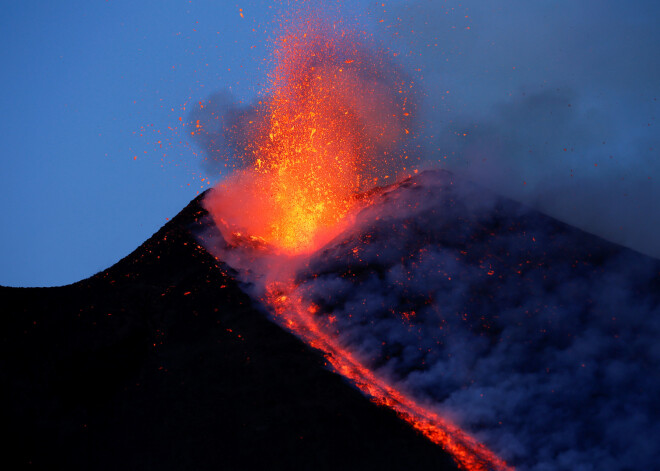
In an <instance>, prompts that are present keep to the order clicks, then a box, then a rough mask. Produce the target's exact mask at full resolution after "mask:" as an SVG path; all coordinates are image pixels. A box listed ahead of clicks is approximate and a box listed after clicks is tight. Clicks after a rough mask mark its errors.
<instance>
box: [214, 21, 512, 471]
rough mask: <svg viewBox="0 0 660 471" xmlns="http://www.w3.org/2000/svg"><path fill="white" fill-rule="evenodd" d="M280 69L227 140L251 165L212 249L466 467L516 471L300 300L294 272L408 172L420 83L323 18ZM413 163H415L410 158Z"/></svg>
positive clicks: (225, 196) (225, 185) (231, 190)
mask: <svg viewBox="0 0 660 471" xmlns="http://www.w3.org/2000/svg"><path fill="white" fill-rule="evenodd" d="M275 60H276V65H275V70H274V72H273V74H272V76H271V85H270V88H269V90H268V91H267V93H266V95H265V96H264V97H263V98H262V99H261V101H259V102H258V105H256V110H255V112H254V113H253V114H252V115H251V119H244V120H239V122H240V126H241V127H237V126H235V127H234V128H233V129H230V130H228V132H234V133H243V134H244V135H248V136H251V139H250V143H249V144H248V145H247V147H246V148H244V149H243V153H242V155H240V156H239V157H240V159H241V160H242V161H243V168H242V169H241V170H238V171H237V172H235V173H234V174H233V175H232V176H230V177H229V178H228V179H226V180H225V181H223V182H221V183H220V184H219V185H218V186H216V187H215V188H214V190H213V191H212V192H211V193H210V195H209V196H208V197H207V199H206V201H205V206H206V207H207V209H208V210H209V212H210V214H211V215H212V216H213V218H214V221H215V222H216V225H217V226H218V228H219V229H220V231H221V233H222V235H223V237H224V239H225V245H224V246H223V247H222V248H221V249H220V253H218V248H217V247H215V248H214V249H215V250H214V249H212V250H214V251H215V252H216V253H218V255H219V256H220V257H222V259H223V260H224V261H226V262H227V263H229V264H230V265H232V266H233V267H234V268H236V269H239V270H241V271H242V273H241V276H243V277H244V279H246V280H248V281H250V282H251V283H253V285H252V286H253V287H255V291H256V292H254V293H252V294H253V295H254V296H255V297H259V298H260V299H261V300H262V301H263V302H264V303H265V304H266V305H268V306H270V309H271V312H272V313H273V314H274V317H275V319H276V321H277V322H278V323H280V324H281V325H282V326H283V327H285V328H286V329H288V330H290V331H292V332H293V333H295V334H296V335H298V336H299V337H301V338H303V339H304V340H306V341H307V342H308V343H309V344H310V345H312V346H314V347H315V348H318V349H321V350H323V351H324V352H325V354H326V358H327V360H328V362H329V364H330V365H331V366H332V367H333V368H334V369H335V370H336V371H337V372H338V373H340V374H342V375H344V376H345V377H346V378H348V379H349V380H350V381H351V382H353V383H354V384H355V385H356V386H357V387H358V388H359V389H360V390H361V391H362V392H363V393H364V394H365V395H367V396H368V397H370V398H371V399H372V400H373V401H374V402H376V403H377V404H380V405H384V406H387V407H391V408H392V409H394V410H395V411H396V412H397V413H398V414H399V416H400V417H401V418H403V419H405V420H406V421H408V422H409V423H410V424H411V425H412V426H413V427H415V428H416V429H418V430H419V431H421V432H422V433H423V434H424V435H426V436H427V437H428V438H430V439H431V440H432V441H433V442H435V443H437V444H440V445H441V446H442V447H444V448H445V449H446V450H448V451H449V452H450V453H451V454H452V455H453V456H454V458H455V460H456V461H457V463H459V465H460V466H462V467H464V468H465V469H469V470H488V469H498V470H499V469H507V465H506V464H505V463H504V462H503V461H501V460H499V459H498V458H497V457H496V456H495V455H494V454H493V453H491V452H490V451H489V450H488V449H486V448H485V446H483V445H482V444H480V443H479V442H477V441H476V440H475V439H473V438H472V437H470V436H469V435H468V434H466V433H465V432H463V431H461V430H460V429H459V428H458V427H457V426H456V425H454V424H452V423H451V422H450V421H448V420H446V419H444V418H441V417H440V416H439V415H437V414H436V413H435V412H433V411H430V410H427V409H425V408H424V407H423V406H421V405H420V404H417V403H416V402H415V401H414V400H412V399H410V398H409V397H407V396H406V395H405V394H403V393H402V392H401V391H398V390H397V389H396V388H395V387H394V386H392V385H390V384H388V383H387V382H386V381H385V380H384V379H382V378H379V377H377V376H376V375H375V374H374V373H373V372H372V371H370V370H369V369H368V368H367V367H365V366H364V365H363V364H362V363H361V362H360V360H359V358H358V357H357V356H356V355H354V354H353V353H352V352H351V351H350V350H349V349H348V348H346V347H344V346H342V345H341V344H340V343H339V342H337V340H336V338H333V336H331V335H329V334H328V333H327V332H324V331H323V330H322V329H321V328H320V327H319V326H318V325H317V324H316V319H315V318H314V316H313V314H314V312H313V309H314V306H313V305H310V304H309V303H307V302H305V301H304V300H302V299H300V298H298V297H296V296H295V295H294V294H293V293H294V292H295V289H296V286H297V284H296V267H300V266H302V265H301V264H303V265H304V264H305V263H306V257H308V256H310V255H311V254H313V253H314V252H316V251H317V250H318V249H320V248H321V247H323V246H324V245H325V244H326V243H328V242H329V241H330V240H331V239H332V238H334V237H336V236H337V235H338V234H339V233H341V232H342V231H343V230H345V229H346V228H347V227H349V226H350V225H351V224H354V223H355V220H354V217H353V216H354V215H355V213H356V212H357V209H359V208H362V207H365V206H368V205H369V201H368V199H369V197H368V196H362V197H358V195H360V194H362V195H365V193H364V192H365V191H367V190H370V189H372V188H373V187H375V186H377V185H379V184H381V183H393V182H394V181H396V180H397V178H398V177H401V176H405V175H407V174H408V173H416V170H411V169H410V168H409V167H410V164H409V156H408V155H407V152H406V142H407V140H408V139H409V138H410V137H411V136H412V135H413V134H414V133H412V131H411V120H412V118H411V115H412V114H413V110H414V104H413V100H412V85H411V84H410V82H408V81H406V80H404V79H403V78H402V77H403V74H402V73H401V72H400V71H399V70H398V69H397V68H396V67H395V66H394V65H393V64H391V63H390V62H389V61H388V60H387V57H386V55H385V54H383V53H376V52H373V51H371V50H370V48H368V47H367V46H366V45H365V44H364V42H362V41H360V35H359V34H357V33H349V32H346V31H338V30H336V29H335V28H334V27H332V26H329V25H327V24H324V23H323V22H322V21H319V20H309V21H307V22H305V23H304V24H303V26H302V27H300V28H298V29H295V30H290V31H287V32H286V33H285V34H284V35H282V36H281V37H280V38H279V39H278V40H277V48H276V51H275ZM410 160H412V159H410Z"/></svg>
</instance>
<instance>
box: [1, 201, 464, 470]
mask: <svg viewBox="0 0 660 471" xmlns="http://www.w3.org/2000/svg"><path fill="white" fill-rule="evenodd" d="M202 197H203V195H200V196H199V197H198V198H196V199H194V200H193V201H192V202H191V203H190V204H189V205H188V206H187V207H186V208H185V209H183V210H182V211H181V212H180V213H179V214H178V215H177V216H176V217H175V218H173V219H172V220H171V221H170V222H168V223H167V224H166V225H165V226H163V228H162V229H160V230H159V231H158V232H157V233H156V234H154V235H153V236H152V237H151V238H150V239H149V240H147V241H146V242H145V243H144V244H142V245H141V246H140V247H139V248H137V249H136V250H135V251H134V252H133V253H131V254H130V255H128V256H127V257H125V258H124V259H122V260H121V261H119V262H118V263H117V264H115V265H114V266H112V267H111V268H109V269H107V270H105V271H103V272H100V273H98V274H96V275H94V276H92V277H91V278H88V279H85V280H82V281H79V282H77V283H74V284H72V285H68V286H62V287H53V288H8V287H0V299H1V300H2V306H3V309H2V311H3V313H2V320H3V328H2V334H1V339H2V340H1V342H0V345H1V347H0V348H1V354H0V358H1V360H0V361H1V362H2V366H1V367H0V377H1V378H2V385H3V387H2V391H1V393H0V394H2V403H3V408H2V418H1V422H2V424H3V431H4V432H5V434H4V436H5V437H7V438H5V442H4V446H3V449H4V450H5V451H4V452H3V462H4V463H5V466H6V467H7V469H22V468H30V469H172V470H179V469H365V468H367V469H368V468H372V467H378V468H383V469H411V468H412V469H436V470H437V469H447V470H451V469H456V467H455V465H454V464H453V461H452V460H451V458H450V457H449V456H448V455H447V454H446V453H445V452H444V451H443V450H442V449H440V448H439V447H437V446H436V445H434V444H432V443H431V442H429V441H428V440H426V439H425V438H424V437H423V436H421V435H420V434H419V433H417V432H415V431H414V430H412V429H411V428H409V427H408V426H407V425H406V424H405V423H403V422H401V421H400V420H399V419H398V418H397V417H396V415H395V413H394V412H392V411H390V410H387V409H384V408H380V407H377V406H376V405H374V404H372V403H370V402H369V401H368V400H367V399H365V398H364V397H363V396H362V395H361V394H360V392H359V391H357V390H356V389H354V388H353V387H352V386H351V385H349V384H348V383H346V382H345V381H344V380H343V379H342V378H341V377H340V376H338V375H336V374H334V373H332V372H330V371H329V370H328V369H327V368H326V366H325V363H326V362H325V360H324V358H323V356H322V355H321V354H320V353H319V352H318V351H316V350H314V349H311V348H310V347H308V346H306V345H305V344H304V343H303V342H301V341H300V340H298V339H297V338H295V337H294V336H293V335H291V334H289V333H287V332H284V331H283V330H282V329H280V328H279V327H277V326H276V325H275V324H273V323H272V322H270V321H269V320H268V319H267V317H266V316H265V315H264V312H263V308H261V307H259V306H258V305H255V303H254V302H253V301H252V300H251V299H250V298H249V297H248V296H247V295H245V294H244V293H243V292H242V291H241V289H240V288H239V285H238V283H237V281H236V279H235V278H234V274H235V273H234V272H233V271H232V270H231V269H230V268H229V267H227V266H226V265H224V264H223V262H222V261H218V260H216V259H215V258H214V257H212V256H211V255H210V254H209V253H208V252H207V251H206V250H204V249H203V248H202V247H201V246H200V245H199V243H198V241H197V238H196V236H195V234H198V233H200V232H203V231H208V230H212V225H210V224H211V223H210V221H209V219H207V218H206V217H205V215H206V211H205V210H204V209H203V208H202V207H201V205H200V202H201V200H202Z"/></svg>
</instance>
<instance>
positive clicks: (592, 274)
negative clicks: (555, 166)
mask: <svg viewBox="0 0 660 471" xmlns="http://www.w3.org/2000/svg"><path fill="white" fill-rule="evenodd" d="M359 221H361V222H360V223H358V225H357V226H356V228H354V229H353V230H352V231H350V232H349V233H347V234H344V235H343V236H342V237H341V238H339V239H338V240H337V241H336V242H335V243H333V244H330V245H329V246H327V247H326V248H325V249H324V250H323V251H321V252H319V253H317V254H316V255H315V256H313V257H312V258H311V259H310V260H309V262H308V266H307V268H305V269H304V270H302V271H300V272H299V273H298V283H299V285H298V288H297V292H296V294H302V295H303V296H304V298H305V299H307V300H310V301H312V302H314V303H315V304H316V305H318V306H319V308H320V309H319V310H318V312H317V313H316V318H317V321H318V322H319V323H321V325H323V326H324V329H325V330H326V332H329V333H331V334H332V335H334V336H337V338H339V339H340V341H341V343H342V344H343V345H344V346H346V347H347V348H348V349H349V350H351V351H354V352H357V353H358V354H359V356H360V357H361V358H362V359H363V361H364V362H365V363H366V364H367V365H368V366H370V367H371V368H372V369H374V370H375V371H376V372H378V373H379V374H381V375H384V376H385V377H387V378H389V379H390V380H391V381H394V382H395V383H397V384H398V385H399V386H400V387H402V388H403V389H404V390H407V391H409V392H410V393H411V394H412V395H413V396H414V397H416V398H417V399H418V400H420V401H422V402H426V401H428V402H429V403H431V404H433V405H434V406H436V407H438V408H439V409H440V410H441V411H443V413H444V414H447V415H449V416H450V417H453V418H454V419H455V420H456V421H457V422H458V423H459V424H460V425H461V426H463V427H465V428H466V429H467V430H468V431H470V432H473V433H475V434H476V436H477V437H478V438H480V439H482V440H483V441H484V442H485V443H486V444H487V445H488V446H490V447H491V448H492V449H493V450H494V451H495V452H497V453H499V454H500V456H501V457H503V458H504V459H506V460H507V461H508V462H509V463H511V464H513V465H515V466H516V467H517V468H518V469H521V470H549V469H565V470H577V469H584V470H587V469H598V470H619V469H652V468H653V467H654V466H655V465H656V463H657V460H658V458H660V450H658V447H657V444H658V443H660V425H659V424H660V421H659V419H660V407H659V406H658V403H657V391H658V390H659V387H660V384H659V383H660V380H658V378H657V376H656V374H655V372H657V371H658V369H659V367H660V345H659V344H658V343H657V339H658V338H660V262H658V261H657V260H654V259H652V258H649V257H646V256H643V255H641V254H639V253H636V252H633V251H630V250H628V249H624V248H621V247H619V246H615V245H613V244H610V243H608V242H605V241H604V240H602V239H599V238H596V237H594V236H591V235H588V234H586V233H584V232H581V231H579V230H576V229H573V228H571V227H569V226H567V225H565V224H563V223H560V222H558V221H556V220H554V219H551V218H549V217H546V216H543V215H541V214H539V213H537V212H535V211H531V210H528V209H527V208H525V207H523V206H521V205H518V204H516V203H512V202H511V201H509V200H505V199H502V198H499V197H496V196H494V195H492V194H490V193H488V192H486V191H484V190H479V189H478V188H477V187H474V186H472V185H470V184H469V183H466V182H465V181H462V180H457V179H455V178H454V177H452V176H451V175H450V174H448V173H445V172H425V173H424V174H422V175H421V176H419V177H417V178H415V179H413V180H411V181H409V182H407V183H404V184H402V185H400V186H396V187H395V189H393V190H389V191H386V192H385V193H384V194H383V195H381V196H380V200H379V201H378V202H377V203H376V204H375V205H373V206H372V207H370V208H368V209H366V210H364V211H363V213H362V214H361V215H360V217H359Z"/></svg>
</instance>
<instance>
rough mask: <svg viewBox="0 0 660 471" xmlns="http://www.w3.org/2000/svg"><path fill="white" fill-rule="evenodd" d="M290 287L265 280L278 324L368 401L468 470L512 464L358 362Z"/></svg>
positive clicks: (500, 470) (500, 469) (501, 469)
mask: <svg viewBox="0 0 660 471" xmlns="http://www.w3.org/2000/svg"><path fill="white" fill-rule="evenodd" d="M294 289H295V284H294V282H289V283H288V284H282V283H271V284H270V285H269V286H268V290H267V293H266V296H265V299H264V300H265V301H266V303H267V304H269V305H270V306H271V307H272V308H273V311H274V314H275V317H276V319H277V320H278V321H279V322H280V323H281V324H282V325H284V326H285V327H286V328H288V329H289V330H290V331H291V332H293V333H294V334H296V335H297V336H299V337H301V338H303V339H304V340H305V341H306V342H307V343H308V344H309V345H311V346H312V347H314V348H316V349H319V350H321V351H322V352H324V355H325V358H326V359H327V361H328V363H330V365H332V367H333V368H334V370H335V371H336V372H337V373H340V374H341V375H342V376H344V377H345V378H348V379H349V380H350V381H351V382H352V383H353V384H355V385H356V386H357V387H358V388H359V389H360V391H362V392H363V393H364V394H366V395H367V396H368V397H369V398H370V399H371V400H372V401H373V402H374V403H376V404H378V405H383V406H387V407H389V408H391V409H393V410H394V411H395V412H396V413H397V415H398V416H399V417H400V418H402V419H403V420H405V421H406V422H408V423H409V424H410V425H412V426H413V427H414V428H415V429H417V430H418V431H420V432H421V433H422V434H423V435H425V436H426V437H427V438H428V439H430V440H431V441H432V442H434V443H436V444H438V445H440V446H441V447H442V448H443V449H445V450H446V451H447V452H449V453H450V454H451V455H452V456H453V458H454V460H455V461H456V463H457V464H458V465H459V467H461V468H463V469H466V470H468V471H505V470H513V469H514V468H513V467H511V466H509V465H507V464H506V462H504V461H503V460H502V459H500V458H499V457H497V456H496V455H495V454H494V453H493V452H492V451H490V450H489V449H488V448H486V446H485V445H483V444H482V443H480V442H478V441H477V440H476V439H475V438H473V437H471V436H470V435H468V434H467V433H465V432H464V431H463V430H461V429H460V428H459V427H458V426H456V425H455V424H453V423H451V422H450V421H448V420H447V419H445V418H443V417H441V416H439V415H438V414H437V413H435V412H433V411H431V410H429V409H427V408H425V407H423V406H422V405H420V404H419V403H417V402H415V401H414V400H413V399H411V398H410V397H408V396H406V395H405V394H404V393H403V392H401V391H399V390H397V389H396V388H395V387H394V386H392V385H390V384H388V383H387V381H385V380H384V379H382V378H379V377H378V376H376V375H375V374H374V373H373V372H372V371H371V370H369V369H368V368H366V367H365V366H364V365H362V363H361V362H360V361H359V360H358V359H357V358H356V357H355V355H353V354H352V353H351V352H349V351H348V350H346V349H345V348H343V347H342V346H341V345H339V344H338V342H337V341H336V340H334V339H333V338H331V337H330V336H329V335H327V334H325V333H324V332H323V331H322V330H321V329H320V328H319V327H318V325H317V324H316V323H315V322H314V319H313V313H314V306H312V305H310V304H308V303H306V302H305V301H304V300H303V299H302V298H301V297H300V296H294V295H292V294H291V293H293V292H294Z"/></svg>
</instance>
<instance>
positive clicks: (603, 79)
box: [0, 0, 660, 286]
mask: <svg viewBox="0 0 660 471" xmlns="http://www.w3.org/2000/svg"><path fill="white" fill-rule="evenodd" d="M332 3H335V2H332ZM344 3H346V4H345V5H344V6H343V8H344V13H345V14H346V15H347V16H350V17H356V16H360V21H361V23H362V24H363V25H364V27H365V28H366V29H367V30H369V31H373V32H375V34H376V35H377V37H378V38H379V39H380V40H381V41H382V43H383V44H384V45H386V46H387V47H390V48H391V51H392V53H393V54H394V53H397V56H396V60H400V61H401V62H402V63H403V64H404V65H405V66H406V67H407V68H408V70H409V72H410V73H411V75H412V76H413V77H414V78H415V81H416V85H417V86H418V87H419V91H420V94H421V95H422V96H423V99H422V104H423V106H424V120H423V127H422V129H421V133H422V138H423V141H424V143H425V152H424V158H425V159H426V161H427V162H429V163H434V164H438V163H439V164H440V165H442V166H443V167H445V168H448V169H450V170H452V171H455V172H457V173H461V174H464V175H467V176H468V177H469V178H472V179H475V180H477V181H479V182H481V183H483V184H484V185H486V186H489V187H491V188H494V189H495V190H497V191H498V192H500V193H502V194H505V195H508V196H511V197H513V198H516V199H519V200H521V201H524V202H526V203H528V204H531V205H534V206H536V207H538V208H540V209H542V210H544V211H546V212H548V213H550V214H551V215H554V216H556V217H559V218H560V219H563V220H566V221H568V222H571V223H573V224H576V225H578V226H580V227H582V228H585V229H587V230H589V231H591V232H594V233H597V234H600V235H603V236H605V237H607V238H609V239H611V240H615V241H618V242H622V243H625V244H627V245H629V246H632V247H634V248H636V249H638V250H641V251H643V252H646V253H649V254H652V255H655V256H660V243H658V242H657V237H655V233H656V232H657V229H658V228H660V210H658V209H657V207H656V203H655V202H656V201H658V199H660V190H659V189H658V180H659V179H660V142H659V141H660V137H659V136H660V134H659V133H658V131H657V125H658V123H657V120H656V116H657V113H658V101H657V100H658V98H660V91H659V90H658V88H659V87H660V85H659V84H660V55H659V54H658V51H657V49H658V46H657V45H658V44H660V33H659V32H658V31H657V28H656V25H657V21H658V18H660V5H659V4H657V2H652V1H631V2H625V3H624V2H614V1H609V0H605V1H603V0H599V1H596V0H584V1H579V2H576V1H569V0H558V1H538V2H529V1H522V0H509V1H506V2H491V1H487V0H480V1H462V2H458V1H421V2H410V1H391V2H384V3H383V2H368V1H360V2H344ZM293 5H294V2H273V1H261V2H237V3H234V2H212V1H190V2H183V1H181V2H175V1H145V2H137V3H136V2H129V1H85V2H83V1H77V2H76V1H72V2H66V4H59V3H57V4H53V3H51V2H44V1H28V2H20V3H16V4H12V5H10V6H7V7H6V8H5V9H4V11H3V15H2V17H1V18H0V26H1V27H2V29H1V32H0V35H2V43H3V45H4V47H3V48H2V51H1V52H0V54H2V63H3V64H5V68H4V74H3V75H2V78H0V80H1V81H2V90H3V94H2V109H3V111H4V112H3V113H2V118H0V119H2V129H3V131H4V133H3V135H4V142H5V145H4V150H3V154H2V156H3V160H2V162H3V170H2V172H1V173H0V178H1V181H0V191H1V192H2V193H1V198H0V202H1V204H2V214H3V218H4V223H3V231H2V235H1V236H0V237H1V240H0V284H3V285H12V286H35V285H58V284H65V283H70V282H73V281H76V280H78V279H80V278H83V277H86V276H89V275H91V274H93V273H95V272H96V271H99V270H102V269H103V268H106V267H107V266H110V265H112V264H113V263H114V262H116V261H117V260H118V259H119V258H121V257H123V256H124V255H126V254H128V253H129V252H130V251H131V250H133V249H134V248H135V247H137V246H138V245H139V244H140V243H142V242H143V241H144V240H145V239H146V238H147V237H149V236H150V235H151V234H152V233H153V232H154V231H155V230H156V229H157V228H159V227H160V226H161V225H162V224H163V223H165V222H166V218H168V217H172V216H174V215H175V214H176V213H177V212H178V211H179V209H180V208H182V207H183V206H184V205H185V203H186V202H187V201H189V200H190V199H191V198H192V197H194V196H195V195H196V194H197V192H198V191H201V190H202V188H206V187H207V183H208V179H210V180H211V182H214V181H217V180H218V179H219V178H220V177H219V176H218V175H211V174H207V173H205V172H206V170H205V167H204V166H202V165H200V160H201V154H203V152H202V150H201V149H199V148H197V147H195V145H194V144H192V143H191V142H190V141H191V140H190V139H189V131H188V129H186V128H185V127H182V126H181V123H182V122H184V121H179V117H183V118H184V119H185V117H186V116H187V115H188V113H189V112H190V111H191V107H192V106H194V104H196V103H198V102H199V101H202V100H204V99H206V98H207V97H208V96H210V95H212V94H214V93H217V92H219V91H223V90H228V91H229V92H231V94H232V96H233V97H234V98H235V99H236V100H239V101H241V100H242V101H244V102H245V101H251V100H252V99H253V98H254V97H255V96H256V93H257V92H258V91H259V90H261V89H262V85H263V84H264V83H265V80H266V78H265V74H266V72H267V71H268V68H269V65H268V60H269V58H268V50H269V46H268V43H267V39H268V38H269V37H270V36H272V34H273V32H274V31H275V30H276V28H277V20H278V18H280V13H279V12H281V11H284V10H287V9H290V8H293ZM241 9H242V11H241ZM241 14H243V17H241ZM381 20H383V21H382V22H381ZM417 69H419V70H417ZM158 141H160V143H159V142H158ZM445 156H446V158H445ZM202 178H204V179H205V180H204V181H202Z"/></svg>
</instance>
